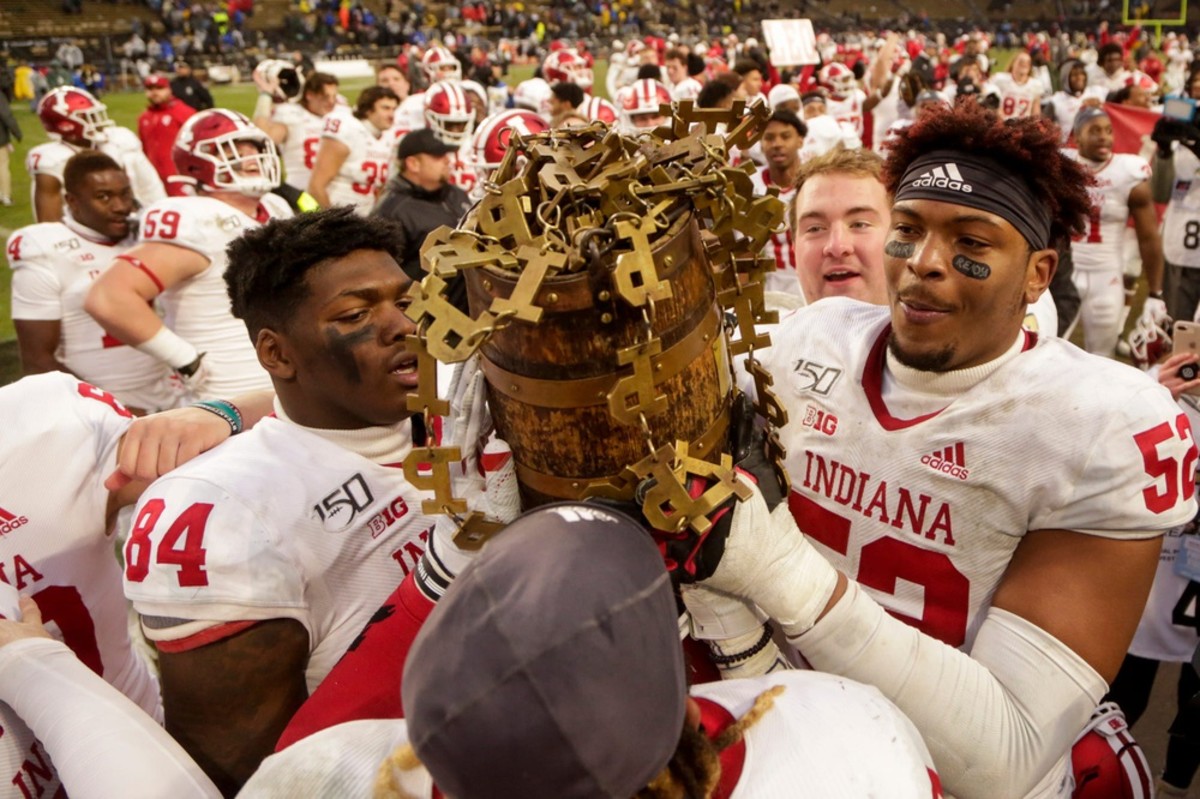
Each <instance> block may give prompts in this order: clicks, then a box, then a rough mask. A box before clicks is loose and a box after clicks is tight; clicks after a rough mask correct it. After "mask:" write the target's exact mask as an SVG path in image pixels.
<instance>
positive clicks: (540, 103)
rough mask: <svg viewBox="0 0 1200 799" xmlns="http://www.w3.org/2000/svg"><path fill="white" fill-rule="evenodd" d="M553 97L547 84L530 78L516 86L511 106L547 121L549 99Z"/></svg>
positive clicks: (548, 116) (541, 80)
mask: <svg viewBox="0 0 1200 799" xmlns="http://www.w3.org/2000/svg"><path fill="white" fill-rule="evenodd" d="M553 96H554V94H553V93H552V92H551V91H550V84H549V83H547V82H546V81H544V80H543V79H541V78H530V79H529V80H525V81H521V82H520V83H518V84H517V88H516V90H515V91H514V92H513V105H514V106H516V107H517V108H524V109H526V110H527V111H532V112H534V113H535V114H541V115H542V116H543V117H545V118H546V119H549V118H550V98H551V97H553Z"/></svg>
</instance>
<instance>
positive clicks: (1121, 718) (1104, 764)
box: [1071, 702, 1154, 799]
mask: <svg viewBox="0 0 1200 799" xmlns="http://www.w3.org/2000/svg"><path fill="white" fill-rule="evenodd" d="M1071 765H1072V768H1073V770H1074V772H1075V793H1074V794H1073V796H1074V799H1149V798H1150V797H1151V796H1153V795H1154V779H1153V777H1152V776H1151V775H1152V773H1153V772H1151V771H1150V763H1149V762H1147V760H1146V753H1145V752H1143V751H1142V747H1141V746H1139V745H1138V742H1137V741H1135V740H1134V739H1133V736H1132V735H1130V733H1129V722H1127V721H1126V720H1125V714H1124V713H1122V712H1121V708H1120V707H1118V706H1117V705H1116V703H1114V702H1105V703H1104V704H1103V705H1100V707H1098V708H1096V712H1094V713H1093V714H1092V719H1091V721H1090V722H1088V728H1087V730H1086V731H1084V733H1083V735H1081V736H1079V738H1077V739H1076V741H1075V745H1074V747H1072V749H1071Z"/></svg>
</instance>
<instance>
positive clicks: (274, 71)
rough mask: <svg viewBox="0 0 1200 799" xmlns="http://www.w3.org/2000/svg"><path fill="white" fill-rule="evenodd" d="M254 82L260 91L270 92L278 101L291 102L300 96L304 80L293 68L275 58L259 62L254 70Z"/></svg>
mask: <svg viewBox="0 0 1200 799" xmlns="http://www.w3.org/2000/svg"><path fill="white" fill-rule="evenodd" d="M254 82H255V83H256V84H257V85H258V86H259V88H260V89H264V90H267V91H270V92H272V93H273V94H275V96H276V97H277V98H278V99H280V100H292V99H295V98H296V97H299V96H300V90H301V89H303V88H304V78H303V77H302V76H301V74H300V71H299V70H298V69H296V67H295V66H293V65H292V64H290V63H288V62H287V61H280V60H279V59H277V58H268V59H266V60H265V61H260V62H259V64H258V66H256V67H255V68H254Z"/></svg>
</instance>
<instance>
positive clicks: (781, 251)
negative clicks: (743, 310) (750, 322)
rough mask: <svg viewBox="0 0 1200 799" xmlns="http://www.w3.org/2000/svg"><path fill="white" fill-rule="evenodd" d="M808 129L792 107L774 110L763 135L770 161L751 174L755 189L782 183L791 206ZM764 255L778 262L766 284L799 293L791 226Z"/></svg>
mask: <svg viewBox="0 0 1200 799" xmlns="http://www.w3.org/2000/svg"><path fill="white" fill-rule="evenodd" d="M807 132H808V129H807V128H806V127H805V126H804V123H803V122H801V121H800V118H799V117H798V116H796V115H795V114H793V113H792V112H790V111H774V112H773V113H772V114H771V117H770V119H768V120H767V124H766V127H765V128H764V129H763V135H762V140H761V144H762V152H763V156H764V157H765V158H766V161H767V165H766V166H764V167H761V168H759V169H758V170H756V171H755V172H754V174H753V175H752V176H751V180H752V182H753V184H754V193H755V194H758V195H762V194H766V193H767V187H769V186H777V187H779V199H780V200H782V201H783V202H784V203H786V204H787V205H788V207H791V202H792V198H793V197H795V196H796V173H797V172H798V171H799V169H800V147H801V146H802V145H803V144H804V134H805V133H807ZM763 255H766V256H768V257H770V258H771V259H772V260H773V261H774V262H775V271H774V272H771V273H769V274H768V275H767V279H766V284H765V286H764V288H765V289H766V290H767V291H774V292H783V293H787V294H799V293H800V284H799V281H797V279H796V250H795V247H794V245H793V243H792V230H791V226H788V228H787V229H786V230H784V231H782V232H778V233H772V234H771V238H770V239H768V240H767V243H766V246H764V247H763Z"/></svg>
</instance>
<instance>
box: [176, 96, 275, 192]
mask: <svg viewBox="0 0 1200 799" xmlns="http://www.w3.org/2000/svg"><path fill="white" fill-rule="evenodd" d="M242 142H249V143H251V144H253V145H254V147H255V152H254V153H251V154H247V155H243V154H242V152H241V150H240V149H239V148H238V144H240V143H242ZM171 158H172V160H173V161H174V162H175V168H176V169H178V170H179V174H180V175H183V176H184V177H185V178H189V179H190V180H192V181H194V182H195V185H196V186H201V187H203V188H206V189H209V190H216V191H234V192H238V193H239V194H245V195H248V196H251V197H261V196H262V195H264V194H266V193H267V192H269V191H271V190H272V189H274V188H275V187H276V186H278V185H279V153H278V152H277V151H276V150H275V142H273V141H271V137H270V136H268V135H267V134H266V133H264V132H263V131H262V130H260V129H259V128H257V127H255V126H254V124H253V123H252V122H251V121H250V120H249V119H247V118H246V117H245V116H243V115H241V114H239V113H238V112H237V111H230V110H228V109H225V108H213V109H210V110H208V111H200V112H198V113H196V114H194V115H192V117H191V118H189V119H188V121H187V122H185V123H183V127H182V128H180V130H179V135H178V136H176V137H175V147H174V149H173V150H172V151H171ZM247 170H249V171H247Z"/></svg>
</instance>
